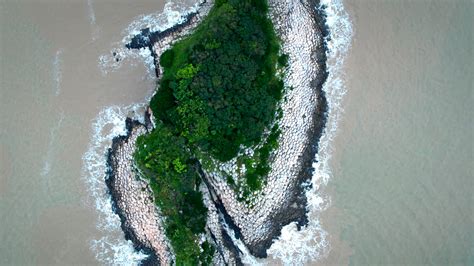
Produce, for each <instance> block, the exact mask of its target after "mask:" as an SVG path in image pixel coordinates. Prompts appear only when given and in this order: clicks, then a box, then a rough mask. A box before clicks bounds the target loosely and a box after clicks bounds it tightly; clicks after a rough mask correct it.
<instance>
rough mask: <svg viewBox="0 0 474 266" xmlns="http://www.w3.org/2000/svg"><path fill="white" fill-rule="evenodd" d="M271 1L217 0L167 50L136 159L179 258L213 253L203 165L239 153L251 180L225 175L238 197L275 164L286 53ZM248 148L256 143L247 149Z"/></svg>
mask: <svg viewBox="0 0 474 266" xmlns="http://www.w3.org/2000/svg"><path fill="white" fill-rule="evenodd" d="M267 9H268V7H267V3H266V0H217V1H216V2H215V5H214V7H213V8H212V9H211V11H210V13H209V15H208V16H207V17H206V18H205V19H204V21H203V22H202V23H201V24H200V25H199V26H198V27H197V28H196V30H195V31H194V33H193V34H192V35H190V36H188V37H187V38H185V39H183V40H181V41H179V42H177V43H176V44H175V45H174V46H173V47H172V48H171V49H170V50H168V51H166V52H164V53H163V54H162V55H161V57H160V64H161V65H162V66H163V68H164V72H163V76H162V78H161V81H160V84H159V89H158V91H157V93H156V94H155V96H154V97H153V98H152V100H151V102H150V107H151V109H152V110H153V113H154V115H155V118H156V120H157V121H156V128H155V129H154V130H153V132H151V133H150V134H148V135H145V136H141V137H140V138H139V139H138V140H137V152H136V153H135V161H136V164H137V167H138V169H139V170H140V172H141V173H142V175H143V176H144V177H145V178H147V179H149V180H150V184H151V188H152V190H153V191H154V195H155V201H156V203H157V205H158V206H159V207H160V209H161V211H162V213H163V215H164V216H165V217H166V220H165V227H166V234H167V236H168V237H169V238H170V240H171V244H172V246H173V249H174V251H175V252H176V263H177V264H178V265H195V264H203V265H206V264H209V263H210V258H211V257H212V254H213V253H214V252H215V251H214V247H212V246H211V245H210V244H209V243H207V242H204V243H202V244H201V245H199V240H198V234H200V233H203V232H204V227H205V222H206V215H207V210H206V208H205V206H204V204H203V202H202V195H201V193H200V192H199V191H198V186H199V184H200V177H199V175H198V172H197V165H198V163H199V162H200V163H201V164H202V166H203V167H204V168H205V169H207V170H212V169H211V167H212V165H213V162H214V161H215V160H217V162H226V161H229V160H230V159H232V158H235V157H237V162H238V164H239V165H240V166H245V171H244V173H242V176H243V177H244V180H245V182H240V183H238V184H236V183H235V182H234V180H233V178H232V177H230V176H227V181H228V183H229V184H231V186H232V187H234V189H236V190H237V191H241V192H242V193H241V194H242V195H243V197H242V198H239V200H246V199H247V198H248V196H249V195H250V194H251V193H253V192H255V191H258V190H260V189H261V188H262V186H263V185H264V182H265V176H266V175H267V174H268V172H269V170H270V167H269V165H268V161H269V157H270V154H271V151H272V150H274V149H275V148H276V147H277V145H278V143H277V139H278V136H279V129H278V126H277V124H276V123H275V120H276V119H277V117H275V114H277V113H278V111H279V109H278V102H279V101H280V100H281V98H282V95H283V81H282V80H281V78H280V77H279V75H278V74H277V73H278V72H279V69H281V68H282V67H284V66H285V65H286V64H287V61H288V57H287V56H286V55H280V47H279V40H278V39H277V37H276V35H275V32H274V29H273V25H272V23H271V21H270V20H269V19H268V18H267ZM272 125H273V127H272ZM271 127H272V129H271V130H269V128H271ZM265 132H267V133H265ZM245 147H257V148H255V151H254V154H253V155H252V156H246V155H242V154H241V151H242V148H245ZM198 159H199V162H198Z"/></svg>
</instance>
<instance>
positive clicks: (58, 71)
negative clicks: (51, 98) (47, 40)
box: [53, 49, 64, 96]
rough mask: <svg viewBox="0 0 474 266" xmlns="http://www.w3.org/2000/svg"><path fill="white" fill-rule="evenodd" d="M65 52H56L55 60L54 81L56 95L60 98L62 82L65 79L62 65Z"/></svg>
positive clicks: (60, 50)
mask: <svg viewBox="0 0 474 266" xmlns="http://www.w3.org/2000/svg"><path fill="white" fill-rule="evenodd" d="M63 52H64V51H63V50H62V49H59V50H58V51H56V54H55V55H54V59H53V81H54V95H55V96H59V94H60V93H61V81H62V79H63V73H62V65H63Z"/></svg>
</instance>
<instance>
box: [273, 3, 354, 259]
mask: <svg viewBox="0 0 474 266" xmlns="http://www.w3.org/2000/svg"><path fill="white" fill-rule="evenodd" d="M320 8H323V9H324V10H325V13H326V15H327V17H326V24H327V26H328V28H329V31H330V35H329V37H328V38H327V39H326V43H327V48H328V50H327V51H326V55H327V70H328V72H329V75H328V77H327V79H326V82H325V83H324V85H323V90H324V92H325V93H326V99H327V101H328V112H327V122H326V127H325V129H324V132H323V135H322V136H321V138H320V140H319V145H318V153H317V155H316V157H315V160H314V163H313V167H314V169H315V170H314V173H313V177H312V180H311V183H312V188H311V189H310V190H308V191H307V192H306V197H307V199H308V206H307V208H308V217H309V223H308V224H307V225H306V226H304V227H302V228H301V230H298V228H297V226H296V223H291V224H289V225H287V226H285V227H283V229H282V234H281V236H280V238H279V239H278V240H276V241H275V242H274V243H273V245H272V246H271V247H270V249H269V250H268V253H269V255H270V256H271V257H273V258H275V259H279V260H281V261H282V262H283V263H284V264H285V265H300V264H303V263H305V262H308V261H315V260H319V259H321V258H322V257H323V256H325V255H327V254H328V252H329V250H330V243H329V241H328V233H327V232H326V231H325V230H324V228H322V226H321V223H320V220H319V217H320V214H321V212H322V211H324V210H325V209H327V208H328V206H329V205H330V201H331V199H330V197H328V196H327V195H323V194H321V193H320V192H318V191H320V189H321V188H322V187H324V186H326V185H327V183H328V181H329V179H330V177H331V175H332V173H331V169H330V165H329V162H330V159H331V155H332V141H333V139H334V137H335V136H336V133H337V128H338V121H339V119H340V117H341V115H342V113H343V109H342V100H343V97H344V95H345V93H346V90H347V88H346V86H345V84H344V71H343V68H342V66H343V64H344V60H345V57H346V55H347V53H348V51H349V49H350V46H351V42H352V36H353V31H352V24H351V20H350V18H349V15H348V14H347V12H346V11H345V9H344V5H343V0H322V1H321V3H320Z"/></svg>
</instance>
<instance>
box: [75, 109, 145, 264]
mask: <svg viewBox="0 0 474 266" xmlns="http://www.w3.org/2000/svg"><path fill="white" fill-rule="evenodd" d="M144 106H145V103H141V104H135V105H130V106H126V107H119V106H110V107H107V108H104V109H103V110H102V111H101V112H100V113H99V115H98V116H97V117H96V118H95V119H94V120H93V122H92V135H91V142H90V144H89V148H88V150H87V152H86V153H85V154H84V156H83V161H84V164H83V178H84V179H85V182H86V183H87V185H88V188H89V194H90V196H91V198H92V201H93V202H94V204H95V207H96V209H97V211H98V223H97V228H98V229H99V230H100V231H101V233H102V234H103V237H101V238H100V239H95V240H93V241H92V242H91V248H92V249H93V251H94V252H95V253H96V258H97V259H98V260H99V261H100V262H102V263H105V264H114V265H115V264H119V265H129V264H137V263H138V262H139V261H140V260H142V259H143V258H145V257H146V255H145V254H143V253H141V252H136V251H135V250H134V249H133V246H132V243H131V242H130V241H126V240H125V239H124V238H123V232H121V229H120V219H119V217H118V215H116V214H115V213H113V211H112V200H111V196H110V194H108V193H107V188H106V185H105V182H104V181H105V177H106V170H107V169H106V160H107V158H106V154H107V150H108V148H110V146H111V143H112V139H113V138H114V137H116V136H119V135H125V134H126V128H125V119H126V117H131V118H133V119H136V120H139V121H141V122H144V121H143V113H144ZM114 236H115V237H114Z"/></svg>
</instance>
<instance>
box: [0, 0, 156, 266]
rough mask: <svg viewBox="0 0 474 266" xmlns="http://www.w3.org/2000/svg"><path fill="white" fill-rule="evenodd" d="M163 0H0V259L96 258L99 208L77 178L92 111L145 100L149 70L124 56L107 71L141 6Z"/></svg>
mask: <svg viewBox="0 0 474 266" xmlns="http://www.w3.org/2000/svg"><path fill="white" fill-rule="evenodd" d="M163 6H164V1H161V0H159V1H157V0H153V1H152V0H138V1H107V0H103V1H99V0H89V1H88V0H83V1H82V0H67V1H54V0H53V1H37V0H21V1H13V0H11V1H10V0H6V1H5V0H2V1H0V10H1V15H0V30H1V33H0V37H1V39H0V49H1V50H0V56H1V61H0V74H1V79H0V82H1V83H0V84H1V87H0V125H1V128H0V136H1V138H0V239H2V241H1V243H0V264H2V265H5V264H7V265H9V264H16V265H29V264H47V265H50V264H63V265H64V264H72V263H74V264H96V263H98V261H97V260H96V259H95V256H96V254H95V251H93V250H91V240H93V239H99V238H100V237H101V236H102V234H103V233H102V232H101V231H99V230H98V229H97V228H96V225H97V219H98V218H97V212H96V209H95V206H94V202H93V200H92V199H91V198H90V195H89V193H88V188H87V187H86V183H85V181H84V178H83V155H84V152H85V151H86V150H87V147H88V145H89V142H90V138H91V127H92V122H91V121H92V120H93V119H94V118H95V117H96V116H97V114H98V113H99V111H100V110H101V109H103V108H104V107H105V106H109V105H119V106H123V105H129V104H132V103H136V102H143V101H144V99H145V97H146V96H149V95H150V93H151V92H152V91H153V89H154V83H155V81H154V79H153V78H152V77H151V76H150V75H148V74H147V69H146V67H145V66H144V64H143V63H142V61H140V60H134V59H130V60H128V61H126V62H124V64H122V67H121V68H119V69H117V70H116V71H109V73H108V74H107V75H104V74H103V73H102V71H101V69H100V68H99V57H100V56H101V55H103V54H110V53H111V49H112V47H115V46H116V43H118V42H119V41H121V40H122V38H123V31H124V29H125V28H126V27H127V26H128V25H129V24H130V23H131V22H132V21H133V20H134V19H135V18H136V17H137V16H139V15H141V14H149V13H152V12H157V11H162V10H163Z"/></svg>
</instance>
